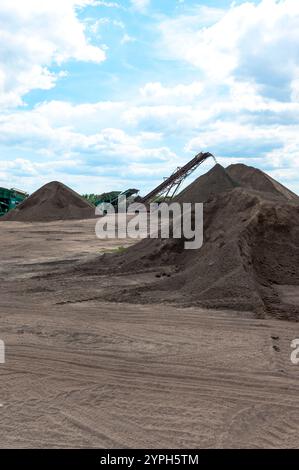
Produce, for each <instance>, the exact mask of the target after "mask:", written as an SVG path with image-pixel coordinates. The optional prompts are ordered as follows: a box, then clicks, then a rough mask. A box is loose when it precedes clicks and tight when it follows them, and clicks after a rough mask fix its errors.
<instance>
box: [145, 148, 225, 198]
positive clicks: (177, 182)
mask: <svg viewBox="0 0 299 470" xmlns="http://www.w3.org/2000/svg"><path fill="white" fill-rule="evenodd" d="M210 157H212V158H213V159H214V161H215V163H217V162H216V159H215V157H214V155H212V154H211V153H209V152H207V153H203V152H201V153H199V154H197V155H196V156H195V157H194V158H193V159H192V160H190V162H188V163H187V164H186V165H184V166H183V167H180V168H177V169H176V171H175V172H174V173H173V174H172V175H171V176H170V177H169V178H166V179H165V180H164V181H163V183H161V184H159V186H157V187H156V188H155V189H153V190H152V191H151V192H150V193H149V194H147V195H146V196H144V197H143V198H141V199H140V201H139V202H141V203H143V204H149V203H151V202H154V201H156V200H157V199H159V202H162V201H163V200H164V201H165V200H167V199H173V198H174V196H175V195H176V194H177V192H178V190H179V188H180V186H181V185H182V183H183V181H184V180H185V179H186V178H187V177H188V176H189V175H191V173H193V171H195V170H196V168H198V167H199V165H201V164H202V163H203V162H204V161H205V160H207V159H208V158H210Z"/></svg>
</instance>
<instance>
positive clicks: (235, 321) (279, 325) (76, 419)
mask: <svg viewBox="0 0 299 470" xmlns="http://www.w3.org/2000/svg"><path fill="white" fill-rule="evenodd" d="M0 242H1V252H0V260H1V264H0V318H1V321H0V339H2V340H4V341H5V344H6V364H5V365H1V364H0V377H1V381H0V403H1V404H2V407H1V408H0V420H1V421H0V422H1V425H0V447H1V448H7V447H8V448H17V447H21V448H32V447H40V448H53V447H58V448H60V447H63V448H66V447H108V448H116V447H132V448H138V447H161V448H173V447H179V448H193V447H194V448H202V447H205V448H206V447H208V448H215V447H220V448H223V447H224V448H236V447H238V448H239V447H259V448H261V447H262V448H273V447H298V445H299V380H298V378H299V365H298V366H295V365H292V363H291V361H290V354H291V351H292V350H291V347H290V343H291V341H292V340H293V339H294V338H296V337H299V325H298V324H295V323H291V322H283V321H278V320H257V319H254V318H253V315H252V314H251V313H250V312H248V313H244V312H243V313H240V312H226V311H213V310H203V309H199V308H186V309H182V308H176V307H175V306H167V305H159V304H154V305H131V304H127V303H104V302H102V301H98V300H96V292H97V290H99V289H104V288H105V283H109V282H110V283H118V282H119V283H122V284H123V283H124V282H126V283H128V284H130V283H138V282H139V281H140V276H136V277H134V276H132V277H131V278H130V279H129V278H127V279H125V280H124V279H121V280H120V279H118V278H111V279H105V280H102V283H101V285H99V284H97V283H96V282H95V278H93V277H91V278H90V279H88V280H87V279H82V283H81V284H80V282H78V280H77V281H76V282H74V285H73V287H72V289H73V291H71V287H70V286H71V285H72V284H71V279H68V280H67V282H65V283H64V282H63V280H62V281H61V282H60V283H61V285H60V287H59V288H58V284H57V283H56V284H53V283H51V282H50V281H49V285H48V287H47V283H46V279H47V273H51V272H53V271H55V270H59V269H61V267H63V266H67V265H68V264H72V263H78V262H80V260H82V259H88V257H89V256H92V255H94V254H95V253H97V254H98V253H99V252H105V251H107V250H116V249H117V247H118V246H119V245H123V246H127V245H128V244H130V243H132V242H130V241H128V240H125V241H122V242H121V243H120V242H117V241H108V242H107V241H99V240H97V239H96V238H95V235H94V220H87V221H72V222H52V223H47V224H38V223H35V224H22V223H16V222H5V223H1V224H0ZM40 276H43V280H42V284H41V282H40ZM62 279H63V278H62ZM144 281H145V282H146V279H144ZM88 282H89V283H90V286H89V287H88ZM53 286H54V287H55V289H53ZM86 291H89V292H86ZM292 295H293V294H292V292H289V296H290V297H292ZM65 298H68V299H70V298H72V299H73V301H72V302H70V301H69V302H68V303H66V302H64V301H61V299H62V300H63V299H65Z"/></svg>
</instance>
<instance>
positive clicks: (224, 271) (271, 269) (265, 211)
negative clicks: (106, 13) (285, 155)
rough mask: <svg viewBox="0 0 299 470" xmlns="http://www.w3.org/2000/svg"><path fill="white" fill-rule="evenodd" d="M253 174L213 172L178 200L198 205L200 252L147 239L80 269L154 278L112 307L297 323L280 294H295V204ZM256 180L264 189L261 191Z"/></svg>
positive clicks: (298, 282) (298, 273)
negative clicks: (175, 306) (172, 306)
mask: <svg viewBox="0 0 299 470" xmlns="http://www.w3.org/2000/svg"><path fill="white" fill-rule="evenodd" d="M253 170H254V169H250V168H249V167H246V166H245V165H237V166H236V165H234V166H231V167H229V168H228V170H227V171H226V170H225V169H224V168H222V167H221V166H220V165H216V166H215V167H214V168H213V169H212V170H211V171H210V172H209V173H208V174H206V175H204V176H202V177H200V178H198V179H197V180H196V181H195V182H194V183H192V184H191V185H190V186H189V187H188V188H187V189H186V190H185V191H183V192H182V193H181V194H180V195H179V197H178V200H180V201H184V202H190V201H191V202H194V201H196V202H199V201H205V204H204V244H203V246H202V248H200V249H198V250H185V249H184V241H185V240H184V239H179V240H178V239H169V240H161V239H146V240H142V241H141V242H140V243H139V244H138V245H135V246H133V247H131V248H129V249H128V250H127V251H126V252H124V253H122V254H105V255H104V256H102V257H101V258H98V259H97V260H95V261H94V262H93V263H91V264H89V265H88V266H86V267H85V268H83V269H84V270H85V271H89V272H90V274H109V275H111V274H113V273H115V274H117V273H120V274H121V273H124V274H125V273H144V272H149V273H150V272H153V273H156V277H154V276H153V279H154V281H153V282H152V283H147V284H144V285H143V286H141V287H132V288H127V289H125V290H123V291H121V290H119V289H115V291H114V292H113V293H111V296H110V297H111V300H118V301H130V302H145V303H147V302H148V303H150V302H153V301H157V302H164V301H165V302H176V303H180V304H182V305H194V304H196V305H200V306H203V307H208V308H209V307H210V308H222V309H226V308H229V309H235V310H243V311H245V310H248V311H254V312H256V313H257V314H259V315H261V316H264V315H267V314H270V315H273V316H276V317H278V318H293V319H297V318H298V319H299V303H298V304H296V302H292V301H289V300H288V299H287V297H285V296H284V295H283V294H282V292H283V289H284V288H288V289H289V288H290V287H291V288H294V289H295V290H296V289H299V269H298V267H299V198H298V197H297V196H296V195H295V194H293V193H291V192H289V191H288V190H287V189H286V188H284V187H283V186H281V185H280V184H279V183H277V182H276V181H274V180H272V179H270V178H269V177H268V176H267V175H265V174H264V173H263V172H260V171H258V170H256V171H253ZM232 175H234V176H236V177H237V178H236V179H237V180H238V181H236V180H234V179H233V177H232ZM268 178H269V179H268ZM261 180H263V181H268V182H269V184H268V185H267V186H266V191H263V190H261V189H262V188H264V189H265V186H264V183H261ZM290 194H291V195H292V197H290ZM81 269H82V266H81ZM296 286H297V287H296ZM106 298H107V299H109V293H108V294H106ZM298 298H299V296H298Z"/></svg>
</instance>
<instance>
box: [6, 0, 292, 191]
mask: <svg viewBox="0 0 299 470" xmlns="http://www.w3.org/2000/svg"><path fill="white" fill-rule="evenodd" d="M0 40H1V44H2V47H1V50H0V185H1V186H6V187H12V186H14V187H20V188H22V189H25V190H27V191H30V192H31V191H34V190H36V189H37V188H39V187H40V186H41V185H42V184H44V183H46V182H48V181H51V180H60V181H62V182H64V183H66V184H68V185H70V186H71V187H73V188H74V189H76V190H77V191H79V192H81V193H82V192H96V193H101V192H103V191H108V190H117V189H119V190H121V189H126V188H127V187H130V186H133V187H138V188H140V189H141V190H142V191H143V192H145V191H147V190H149V189H151V188H152V187H153V186H154V185H156V184H158V183H159V182H160V181H161V180H162V178H163V177H165V176H168V175H169V174H170V173H172V172H173V170H174V169H175V168H176V167H177V166H180V165H182V164H184V163H185V162H187V161H188V160H189V159H191V158H192V157H193V156H194V154H195V153H198V152H199V151H202V150H203V151H210V152H212V153H213V154H214V155H215V156H216V158H217V160H218V161H219V163H221V164H223V165H224V166H225V165H228V164H230V163H236V162H243V163H246V164H249V165H254V166H257V167H259V168H261V169H263V170H265V171H267V172H268V173H270V174H271V175H272V176H273V177H275V178H277V179H278V180H280V181H281V182H282V183H284V184H285V185H287V186H288V187H290V188H291V189H293V190H294V191H295V192H297V193H299V177H298V167H299V159H298V153H299V2H298V0H262V1H258V0H257V1H253V0H251V1H247V2H245V1H227V0H217V1H216V0H215V1H213V0H205V1H194V0H184V1H183V0H163V1H161V0H159V1H158V0H123V1H121V0H103V1H100V0H52V1H51V2H49V1H48V0H10V1H9V2H7V0H0ZM212 164H213V162H212V160H211V162H207V163H206V164H205V166H204V167H203V168H201V169H200V170H198V171H197V173H196V174H195V175H194V177H195V176H198V175H199V174H200V173H201V172H203V171H207V169H209V168H210V167H211V166H212Z"/></svg>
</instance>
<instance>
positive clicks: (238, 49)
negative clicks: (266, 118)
mask: <svg viewBox="0 0 299 470" xmlns="http://www.w3.org/2000/svg"><path fill="white" fill-rule="evenodd" d="M197 18H198V20H197ZM188 20H189V21H188ZM298 21H299V2H298V0H262V1H261V2H260V3H258V4H254V3H252V2H245V3H242V4H240V5H232V6H231V8H230V9H229V10H227V11H226V12H224V11H222V13H221V17H220V19H219V18H218V20H217V21H215V22H214V23H213V24H211V25H210V26H208V27H205V28H203V27H201V26H198V22H200V13H199V14H198V15H197V16H196V15H192V16H189V17H188V16H186V15H185V16H182V17H178V18H176V19H168V18H167V19H165V21H163V22H162V23H161V25H160V26H159V28H160V31H161V33H162V39H163V47H162V49H163V50H166V51H167V53H168V55H169V56H170V57H172V58H176V59H179V60H183V61H186V62H189V63H190V64H192V65H193V66H195V67H197V68H198V69H200V70H201V71H202V72H203V73H204V75H205V77H206V78H207V79H208V80H213V81H215V82H217V83H221V82H222V83H223V82H225V81H226V80H228V79H230V78H232V77H234V78H235V79H238V80H246V81H254V82H255V83H257V84H258V85H260V87H264V90H263V92H264V94H268V95H270V94H271V92H272V93H274V92H275V91H276V93H279V92H280V93H281V92H282V91H283V90H282V89H283V88H284V87H286V86H288V85H289V79H290V77H293V79H296V78H298V68H297V64H298V48H299V28H298ZM159 47H160V48H161V44H160V45H159ZM286 55H287V60H285V57H286Z"/></svg>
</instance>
